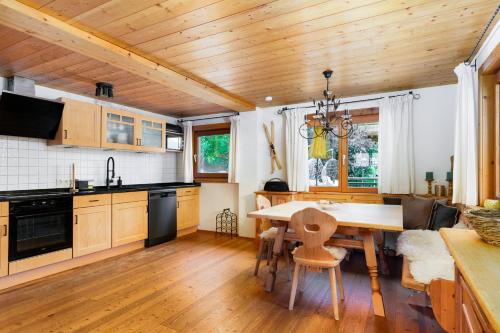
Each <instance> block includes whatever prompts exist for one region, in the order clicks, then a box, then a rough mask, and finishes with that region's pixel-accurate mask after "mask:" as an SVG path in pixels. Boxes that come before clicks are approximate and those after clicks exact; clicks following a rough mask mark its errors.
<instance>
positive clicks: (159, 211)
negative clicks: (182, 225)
mask: <svg viewBox="0 0 500 333" xmlns="http://www.w3.org/2000/svg"><path fill="white" fill-rule="evenodd" d="M175 193H176V192H175V189H162V190H153V191H149V217H148V238H147V239H146V240H145V245H146V246H147V247H149V246H153V245H157V244H160V243H165V242H168V241H170V240H173V239H175V238H176V237H177V197H176V194H175Z"/></svg>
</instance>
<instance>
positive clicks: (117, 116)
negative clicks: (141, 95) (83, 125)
mask: <svg viewBox="0 0 500 333" xmlns="http://www.w3.org/2000/svg"><path fill="white" fill-rule="evenodd" d="M138 117H139V116H138V115H136V114H133V113H130V112H126V111H121V110H116V109H112V108H108V107H104V106H103V107H102V135H101V146H102V147H103V148H115V149H127V150H137V147H139V141H138V138H137V133H138V131H137V127H138V124H139V121H138Z"/></svg>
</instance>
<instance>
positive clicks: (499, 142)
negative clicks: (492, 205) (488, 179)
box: [495, 72, 500, 199]
mask: <svg viewBox="0 0 500 333" xmlns="http://www.w3.org/2000/svg"><path fill="white" fill-rule="evenodd" d="M498 73H500V72H498ZM498 73H497V82H498V83H497V84H496V86H495V178H496V186H495V188H496V190H495V192H496V193H495V194H496V197H497V198H499V199H500V79H499V78H498Z"/></svg>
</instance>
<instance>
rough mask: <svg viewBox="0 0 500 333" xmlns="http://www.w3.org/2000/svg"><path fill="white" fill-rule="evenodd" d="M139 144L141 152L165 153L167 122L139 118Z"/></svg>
mask: <svg viewBox="0 0 500 333" xmlns="http://www.w3.org/2000/svg"><path fill="white" fill-rule="evenodd" d="M137 128H138V134H137V142H138V146H139V148H138V149H139V150H141V151H148V152H164V151H165V122H162V121H161V120H160V119H156V118H149V117H144V116H139V126H138V127H137Z"/></svg>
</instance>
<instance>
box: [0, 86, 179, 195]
mask: <svg viewBox="0 0 500 333" xmlns="http://www.w3.org/2000/svg"><path fill="white" fill-rule="evenodd" d="M4 84H5V80H4V79H3V78H0V88H3V87H4ZM0 90H1V89H0ZM35 93H36V95H37V96H39V97H44V98H51V99H55V98H59V97H68V98H72V99H77V100H82V101H85V102H88V103H95V104H99V105H108V106H112V107H114V108H117V109H122V110H127V111H132V112H135V113H141V114H145V115H154V116H156V117H158V116H159V115H157V114H153V113H150V112H147V111H144V110H139V109H136V108H131V107H127V106H123V105H118V104H115V103H110V102H107V101H100V100H96V99H93V98H89V97H85V96H80V95H76V94H71V93H67V92H63V91H59V90H55V89H50V88H46V87H41V86H35ZM159 117H160V118H163V119H164V120H165V121H167V122H174V121H176V119H175V118H172V117H165V116H159ZM109 156H113V157H114V158H115V162H116V175H117V177H118V176H121V177H122V179H123V183H124V184H134V183H157V182H173V181H177V162H176V160H177V156H180V155H179V154H177V153H172V152H167V153H165V154H146V153H135V152H126V151H115V150H101V149H84V148H62V147H53V146H47V141H46V140H42V139H32V138H21V137H14V136H0V191H5V190H22V189H40V188H55V187H68V186H69V180H70V170H71V164H72V163H75V165H76V176H77V178H79V179H91V180H94V184H95V185H104V184H105V179H106V160H107V158H108V157H109Z"/></svg>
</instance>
